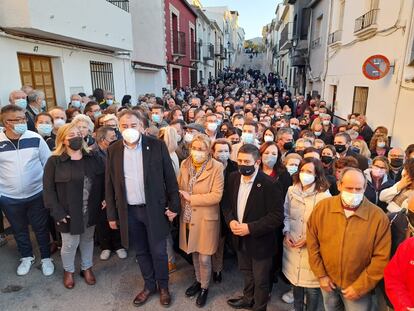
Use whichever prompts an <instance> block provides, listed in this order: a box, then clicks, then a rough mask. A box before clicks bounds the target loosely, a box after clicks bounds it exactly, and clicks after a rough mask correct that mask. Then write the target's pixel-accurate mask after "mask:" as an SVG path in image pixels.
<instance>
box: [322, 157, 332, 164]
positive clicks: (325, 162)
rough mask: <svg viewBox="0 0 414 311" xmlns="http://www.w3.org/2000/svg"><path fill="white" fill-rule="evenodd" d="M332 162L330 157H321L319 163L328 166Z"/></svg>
mask: <svg viewBox="0 0 414 311" xmlns="http://www.w3.org/2000/svg"><path fill="white" fill-rule="evenodd" d="M332 160H333V157H330V156H321V161H322V163H324V164H330V163H331V162H332Z"/></svg>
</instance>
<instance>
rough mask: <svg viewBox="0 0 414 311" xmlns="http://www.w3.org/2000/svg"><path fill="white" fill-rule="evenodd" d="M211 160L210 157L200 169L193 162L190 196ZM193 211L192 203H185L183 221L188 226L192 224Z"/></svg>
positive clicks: (191, 165) (191, 166) (189, 188)
mask: <svg viewBox="0 0 414 311" xmlns="http://www.w3.org/2000/svg"><path fill="white" fill-rule="evenodd" d="M209 160H210V157H209V158H207V160H206V161H204V163H203V164H202V165H201V167H200V168H199V169H197V168H196V167H195V166H194V163H193V162H191V164H190V180H189V182H188V193H189V194H190V195H192V194H193V188H194V185H195V183H196V181H197V179H198V178H199V177H200V176H201V174H203V172H204V171H205V169H206V166H207V163H208V161H209ZM191 211H192V209H191V205H190V202H188V201H185V206H184V215H183V221H184V223H186V224H188V223H190V222H191Z"/></svg>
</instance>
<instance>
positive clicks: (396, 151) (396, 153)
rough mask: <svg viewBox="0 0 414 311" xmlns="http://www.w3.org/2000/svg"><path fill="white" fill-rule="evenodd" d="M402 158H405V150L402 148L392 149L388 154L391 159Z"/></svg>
mask: <svg viewBox="0 0 414 311" xmlns="http://www.w3.org/2000/svg"><path fill="white" fill-rule="evenodd" d="M401 156H404V150H402V149H401V148H392V149H391V150H390V151H389V152H388V157H389V158H395V157H401Z"/></svg>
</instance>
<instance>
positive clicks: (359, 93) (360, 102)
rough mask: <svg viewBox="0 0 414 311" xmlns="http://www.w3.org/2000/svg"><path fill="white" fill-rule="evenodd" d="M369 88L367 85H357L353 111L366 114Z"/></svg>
mask: <svg viewBox="0 0 414 311" xmlns="http://www.w3.org/2000/svg"><path fill="white" fill-rule="evenodd" d="M368 90H369V88H367V87H360V86H356V87H355V89H354V103H353V106H352V113H360V114H363V115H365V113H366V111H367V102H368Z"/></svg>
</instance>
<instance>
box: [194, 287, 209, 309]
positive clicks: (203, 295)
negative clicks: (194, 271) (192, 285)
mask: <svg viewBox="0 0 414 311" xmlns="http://www.w3.org/2000/svg"><path fill="white" fill-rule="evenodd" d="M207 296H208V288H202V289H201V292H200V293H199V294H198V297H197V300H196V305H197V307H199V308H202V307H204V306H205V304H206V301H207Z"/></svg>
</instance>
